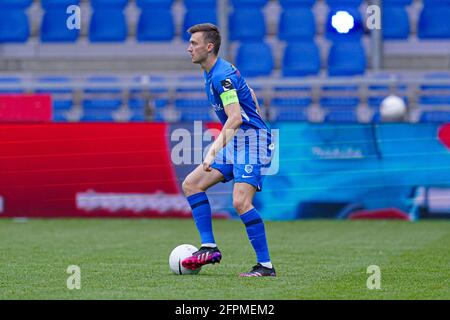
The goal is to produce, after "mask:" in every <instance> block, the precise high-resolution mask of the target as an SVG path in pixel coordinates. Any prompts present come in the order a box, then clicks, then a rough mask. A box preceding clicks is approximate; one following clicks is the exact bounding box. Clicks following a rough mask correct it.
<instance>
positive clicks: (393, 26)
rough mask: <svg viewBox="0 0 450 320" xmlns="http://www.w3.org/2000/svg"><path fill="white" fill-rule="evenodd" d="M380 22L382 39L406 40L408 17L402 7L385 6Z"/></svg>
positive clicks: (407, 35) (408, 27)
mask: <svg viewBox="0 0 450 320" xmlns="http://www.w3.org/2000/svg"><path fill="white" fill-rule="evenodd" d="M382 20H383V21H382V26H383V28H382V30H383V38H384V39H387V40H389V39H396V40H398V39H408V37H409V32H410V30H409V29H410V26H409V16H408V12H407V11H406V9H405V7H404V6H391V5H385V6H384V8H383V15H382Z"/></svg>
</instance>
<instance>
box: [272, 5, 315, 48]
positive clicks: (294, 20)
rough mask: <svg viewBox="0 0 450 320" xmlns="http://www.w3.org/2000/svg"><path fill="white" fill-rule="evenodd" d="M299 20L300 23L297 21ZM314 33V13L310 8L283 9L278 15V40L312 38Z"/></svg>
mask: <svg viewBox="0 0 450 320" xmlns="http://www.w3.org/2000/svg"><path fill="white" fill-rule="evenodd" d="M299 21H301V23H299ZM315 34H316V22H315V20H314V13H313V12H312V10H311V9H310V8H307V7H305V8H291V9H288V10H283V12H282V13H281V16H280V25H279V31H278V37H279V38H280V40H286V41H299V40H312V39H313V38H314V36H315Z"/></svg>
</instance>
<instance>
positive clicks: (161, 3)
mask: <svg viewBox="0 0 450 320" xmlns="http://www.w3.org/2000/svg"><path fill="white" fill-rule="evenodd" d="M173 1H174V0H137V1H136V3H137V6H138V7H139V8H141V9H144V8H150V7H151V8H153V9H170V7H172V5H173Z"/></svg>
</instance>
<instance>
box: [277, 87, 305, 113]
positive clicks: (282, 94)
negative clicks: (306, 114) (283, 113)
mask: <svg viewBox="0 0 450 320" xmlns="http://www.w3.org/2000/svg"><path fill="white" fill-rule="evenodd" d="M311 96H312V95H311V88H310V87H278V86H277V87H274V92H273V96H272V100H271V101H270V106H271V107H278V108H284V107H286V108H287V107H289V108H290V107H295V108H299V107H303V108H304V107H309V106H310V105H311V103H312V98H311Z"/></svg>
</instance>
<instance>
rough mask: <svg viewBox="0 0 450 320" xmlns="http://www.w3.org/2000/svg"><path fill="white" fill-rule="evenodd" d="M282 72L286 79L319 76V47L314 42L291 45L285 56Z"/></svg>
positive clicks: (288, 46) (287, 48)
mask: <svg viewBox="0 0 450 320" xmlns="http://www.w3.org/2000/svg"><path fill="white" fill-rule="evenodd" d="M282 72H283V76H285V77H292V76H294V77H300V76H308V75H317V74H318V73H319V72H320V53H319V48H318V47H317V45H316V44H315V43H314V42H313V41H305V42H294V43H289V44H288V45H287V47H286V49H285V51H284V55H283V64H282Z"/></svg>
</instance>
